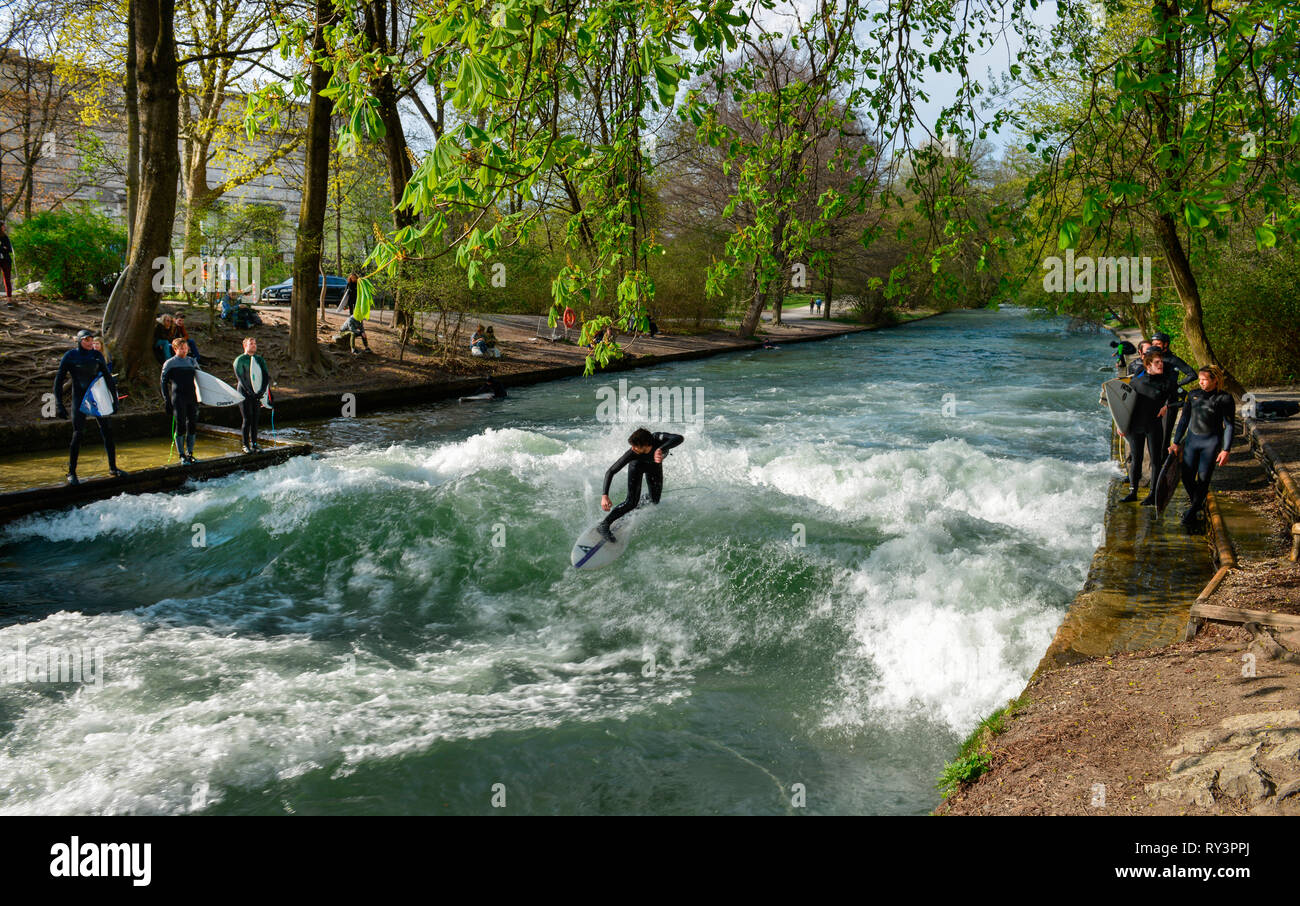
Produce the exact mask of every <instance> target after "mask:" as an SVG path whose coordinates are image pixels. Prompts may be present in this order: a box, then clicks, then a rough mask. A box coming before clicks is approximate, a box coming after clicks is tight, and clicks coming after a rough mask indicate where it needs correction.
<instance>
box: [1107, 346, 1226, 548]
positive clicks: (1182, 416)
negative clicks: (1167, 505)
mask: <svg viewBox="0 0 1300 906" xmlns="http://www.w3.org/2000/svg"><path fill="white" fill-rule="evenodd" d="M1130 348H1131V347H1130ZM1120 349H1121V353H1122V352H1123V347H1121V348H1120ZM1137 353H1138V355H1137V357H1136V358H1135V359H1134V360H1133V361H1132V362H1130V363H1129V364H1128V365H1127V366H1124V365H1123V362H1122V359H1121V363H1120V367H1121V368H1122V369H1123V370H1126V371H1127V373H1128V375H1129V378H1130V380H1129V386H1130V387H1132V388H1133V390H1135V391H1136V393H1137V397H1136V400H1135V402H1134V407H1133V413H1132V416H1131V418H1130V420H1129V424H1128V429H1127V430H1126V431H1121V432H1120V434H1121V435H1122V436H1123V437H1124V438H1125V440H1127V441H1128V445H1129V450H1130V458H1129V493H1128V495H1127V496H1126V497H1124V498H1122V499H1121V501H1120V502H1121V503H1132V502H1135V501H1137V499H1138V485H1139V483H1140V482H1141V479H1142V465H1143V461H1144V459H1149V465H1150V474H1151V482H1150V485H1151V493H1149V494H1148V495H1147V497H1146V499H1144V500H1143V501H1142V503H1141V505H1142V506H1154V505H1155V502H1156V501H1155V493H1154V492H1155V486H1156V478H1157V477H1158V476H1159V475H1160V472H1161V469H1162V468H1163V467H1164V464H1165V458H1166V457H1167V456H1175V457H1179V459H1180V461H1179V465H1178V468H1179V469H1180V472H1181V476H1180V477H1181V480H1182V483H1183V487H1184V488H1185V489H1186V490H1187V496H1188V498H1189V499H1190V501H1191V503H1190V506H1188V508H1187V511H1186V512H1185V513H1183V525H1184V526H1186V527H1187V528H1193V527H1195V525H1196V523H1197V521H1198V520H1200V519H1202V518H1204V508H1205V500H1206V497H1207V496H1208V494H1209V490H1210V479H1211V478H1212V477H1213V475H1214V470H1215V467H1216V466H1221V465H1223V464H1224V463H1226V462H1227V461H1228V449H1229V448H1230V447H1231V446H1232V436H1233V418H1234V417H1235V414H1236V402H1235V400H1234V399H1233V397H1232V395H1231V394H1230V393H1228V392H1226V391H1225V390H1224V389H1223V371H1222V369H1220V368H1219V367H1218V366H1217V365H1203V366H1201V367H1200V368H1198V369H1193V368H1192V367H1191V366H1190V365H1188V364H1187V363H1186V362H1185V361H1183V360H1182V359H1181V358H1179V357H1178V356H1177V355H1175V354H1174V353H1173V351H1172V350H1171V349H1170V337H1169V335H1168V334H1165V333H1158V332H1157V333H1154V334H1152V335H1151V339H1149V340H1143V341H1142V342H1141V343H1140V344H1139V346H1138V349H1137ZM1193 381H1194V382H1196V384H1197V386H1196V387H1195V388H1192V389H1191V390H1187V389H1186V388H1188V387H1189V386H1190V385H1191V384H1192V382H1193Z"/></svg>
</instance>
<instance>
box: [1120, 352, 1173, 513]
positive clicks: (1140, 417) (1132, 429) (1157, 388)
mask: <svg viewBox="0 0 1300 906" xmlns="http://www.w3.org/2000/svg"><path fill="white" fill-rule="evenodd" d="M1143 366H1144V368H1145V370H1144V371H1143V372H1142V373H1141V374H1139V375H1138V376H1137V377H1135V378H1133V380H1132V381H1130V382H1129V386H1130V387H1132V388H1133V390H1134V391H1136V393H1137V398H1136V399H1135V400H1134V402H1133V414H1132V417H1131V418H1130V419H1129V426H1128V431H1127V432H1125V431H1121V432H1120V436H1121V437H1124V438H1125V439H1127V440H1128V443H1129V449H1130V451H1131V453H1132V456H1131V459H1130V461H1129V473H1128V474H1129V492H1128V496H1127V497H1124V498H1122V499H1121V500H1120V503H1132V502H1133V501H1135V500H1137V490H1138V484H1139V483H1140V482H1141V480H1142V459H1143V454H1144V453H1149V454H1150V464H1151V486H1152V490H1153V493H1151V494H1148V495H1147V497H1146V500H1143V501H1142V505H1143V506H1154V505H1155V502H1156V497H1155V493H1154V488H1155V483H1156V481H1155V479H1156V476H1157V475H1159V474H1160V469H1161V467H1162V466H1164V463H1165V450H1164V447H1162V446H1161V444H1162V443H1163V441H1164V437H1165V432H1164V426H1163V422H1162V419H1164V417H1165V415H1166V413H1167V412H1168V409H1169V404H1170V403H1171V402H1173V400H1174V397H1175V395H1176V394H1177V392H1178V387H1177V385H1175V384H1174V379H1173V378H1172V377H1170V376H1169V375H1167V374H1165V360H1164V359H1163V358H1162V357H1161V355H1160V353H1159V352H1157V351H1156V350H1154V349H1148V350H1147V353H1146V357H1145V358H1144V359H1143Z"/></svg>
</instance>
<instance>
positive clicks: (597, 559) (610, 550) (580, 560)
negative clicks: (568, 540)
mask: <svg viewBox="0 0 1300 906" xmlns="http://www.w3.org/2000/svg"><path fill="white" fill-rule="evenodd" d="M632 528H633V523H632V521H631V516H629V517H628V518H626V519H620V520H619V521H618V522H615V523H614V528H613V531H614V537H615V538H617V539H618V540H617V541H614V542H612V543H611V542H609V541H606V540H605V539H604V538H602V537H600V533H599V532H597V531H596V526H594V525H593V526H592V527H591V528H589V529H587V530H586V531H585V532H583V533H582V534H581V535H579V536H578V540H577V542H576V543H574V545H573V550H572V551H571V552H570V553H569V562H570V563H572V564H573V567H574V569H600V568H601V567H602V566H609V564H611V563H613V562H614V561H615V560H617V559H618V558H619V557H621V556H623V551H625V550H626V549H627V542H628V539H629V538H631V537H632Z"/></svg>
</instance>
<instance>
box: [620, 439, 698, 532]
mask: <svg viewBox="0 0 1300 906" xmlns="http://www.w3.org/2000/svg"><path fill="white" fill-rule="evenodd" d="M652 436H653V437H654V444H653V446H651V447H650V451H649V452H648V453H638V452H636V451H635V450H628V451H627V452H626V453H624V454H623V455H622V456H621V457H620V458H619V460H618V462H616V463H614V464H613V465H612V466H610V467H609V471H607V472H606V473H605V487H604V489H603V490H602V491H601V494H602V495H603V496H609V486H610V483H611V482H613V480H614V476H615V475H617V474H618V473H619V472H621V471H622V470H623V467H624V466H627V499H626V500H624V501H623V502H622V503H620V504H619V505H618V506H616V507H614V509H612V510H610V511H609V515H608V516H606V517H605V519H604V522H603V523H602V524H603V525H605V526H606V527H608V526H612V525H613V524H614V523H615V521H617V520H619V519H622V518H623V517H624V516H626V515H627V514H628V513H630V512H632V511H633V510H635V509H636V508H637V505H638V504H639V503H640V502H641V478H642V476H645V480H646V484H648V485H649V486H650V500H651V501H652V502H654V503H658V502H659V495H660V494H662V493H663V490H664V467H663V464H662V463H657V462H655V451H656V450H663V451H665V452H667V451H668V450H671V449H672V448H673V447H675V446H677V445H678V444H680V443H681V442H682V441H683V440H685V439H686V438H684V437H682V436H681V435H680V434H666V433H656V434H654V435H652Z"/></svg>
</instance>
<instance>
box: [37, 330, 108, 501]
mask: <svg viewBox="0 0 1300 906" xmlns="http://www.w3.org/2000/svg"><path fill="white" fill-rule="evenodd" d="M94 340H95V335H94V334H93V333H91V332H90V331H89V330H79V331H77V345H76V346H74V347H73V348H72V349H69V350H68V351H67V352H65V353H64V354H63V359H62V361H60V362H59V371H58V374H56V375H55V376H54V399H55V402H56V403H57V408H56V409H55V411H54V414H55V415H57V416H58V417H59V418H67V417H68V409H67V407H66V406H64V405H63V378H64V376H65V375H66V376H67V377H69V378H71V380H72V446H71V447H69V448H68V477H67V479H66V480H67V482H68V484H80V482H79V481H78V480H77V456H78V455H79V454H80V452H81V433H82V431H84V430H85V428H86V413H84V412H82V411H81V400H82V398H84V397H85V395H86V391H87V390H89V389H90V385H91V384H92V383H94V381H95V378H97V377H99V376H101V375H102V376H103V378H104V384H105V385H106V386H107V387H108V392H109V393H111V394H112V395H113V399H115V400H116V399H117V383H116V382H115V381H114V380H113V372H112V371H111V370H109V367H108V362H106V361H104V356H103V355H102V354H101V353H99V352H96V351H95V347H94ZM95 423H96V424H97V425H99V434H100V436H101V437H102V438H104V452H105V453H106V454H108V471H109V474H111V475H112V476H113V477H114V478H123V477H125V475H126V472H124V471H123V470H122V469H119V468H118V467H117V447H116V446H115V445H114V443H113V428H112V426H111V425H110V424H109V416H107V415H98V416H95Z"/></svg>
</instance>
